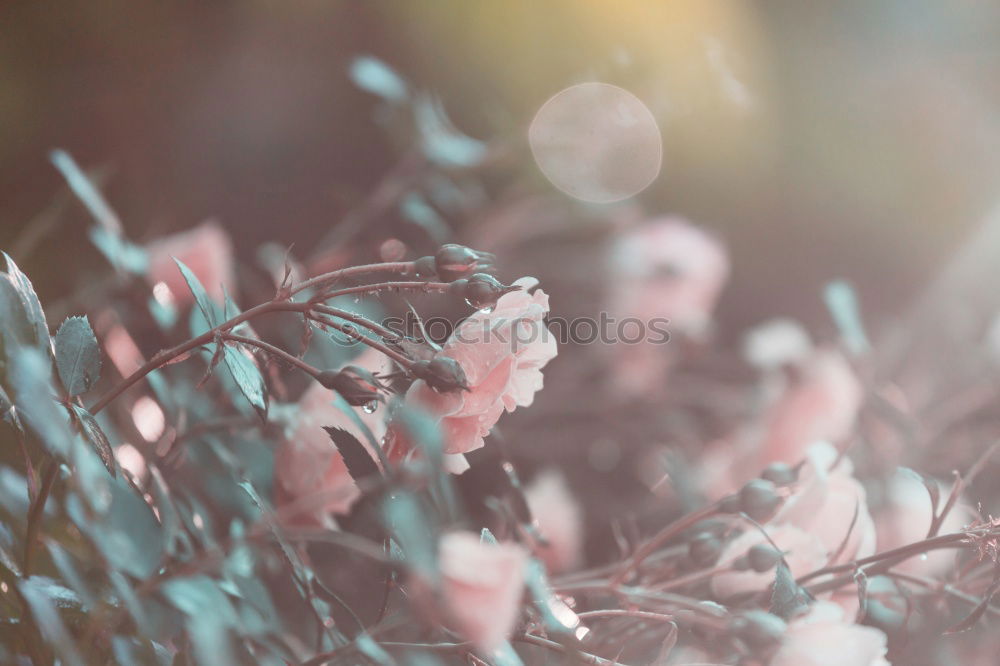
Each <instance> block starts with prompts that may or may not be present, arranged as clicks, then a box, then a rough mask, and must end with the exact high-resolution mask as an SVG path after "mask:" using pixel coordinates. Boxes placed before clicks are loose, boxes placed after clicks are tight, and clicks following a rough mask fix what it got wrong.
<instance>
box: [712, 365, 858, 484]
mask: <svg viewBox="0 0 1000 666" xmlns="http://www.w3.org/2000/svg"><path fill="white" fill-rule="evenodd" d="M795 371H796V372H795V375H796V376H795V377H794V378H793V379H792V380H791V382H790V383H789V385H788V386H787V388H785V390H784V391H782V392H781V394H780V395H779V397H778V398H777V399H776V400H775V401H774V402H773V403H772V404H771V405H770V406H769V407H768V408H767V409H766V410H765V411H764V413H763V414H762V415H761V417H760V419H759V420H758V421H757V422H756V423H753V424H752V425H750V426H748V427H745V428H742V429H741V430H739V431H738V432H737V433H735V434H734V435H733V436H732V437H730V438H729V439H727V440H723V441H721V442H718V443H716V444H715V445H713V446H711V447H710V448H709V450H708V451H707V453H706V456H705V458H704V463H703V465H702V471H701V476H702V483H703V485H704V487H705V489H706V492H707V493H708V494H710V495H711V496H713V497H720V496H722V495H725V494H727V493H730V492H733V491H734V490H736V489H737V488H739V487H740V486H741V485H742V484H743V483H744V482H745V481H747V479H748V478H750V476H751V475H753V474H756V473H759V472H760V471H761V470H762V469H764V468H765V467H767V466H768V465H769V464H771V463H773V462H784V463H788V464H790V465H796V464H798V463H799V462H800V461H801V460H802V459H803V458H804V457H805V455H806V451H807V449H809V447H810V446H812V445H813V444H815V443H816V442H836V441H839V440H842V439H844V438H845V437H847V436H848V435H850V433H851V431H852V430H853V428H854V425H855V422H856V420H857V416H858V411H859V410H860V408H861V402H862V397H863V392H862V388H861V385H860V383H859V382H858V380H857V377H855V375H854V371H853V370H852V369H851V367H850V365H849V364H848V363H847V360H846V359H845V358H844V357H843V356H842V355H841V354H840V353H839V352H836V351H833V350H830V349H817V350H815V351H814V352H813V353H812V354H811V355H809V356H808V357H807V358H805V359H804V360H803V361H801V362H800V363H799V364H798V365H796V366H795ZM734 461H735V464H734Z"/></svg>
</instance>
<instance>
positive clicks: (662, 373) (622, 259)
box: [607, 217, 729, 398]
mask: <svg viewBox="0 0 1000 666" xmlns="http://www.w3.org/2000/svg"><path fill="white" fill-rule="evenodd" d="M728 276H729V259H728V257H727V256H726V251H725V249H724V248H723V247H722V245H721V243H719V241H718V240H716V238H715V237H713V236H712V235H710V234H709V233H707V232H705V231H703V230H702V229H700V228H698V227H696V226H694V225H692V224H690V223H689V222H687V221H686V220H684V219H682V218H679V217H659V218H655V219H652V220H649V221H647V222H645V223H643V224H641V225H640V226H637V227H635V228H633V229H631V230H629V231H624V232H622V233H621V234H619V235H617V236H616V238H615V241H614V244H613V245H612V247H611V249H610V257H609V280H608V282H609V284H610V290H609V293H608V302H607V311H608V313H609V314H610V315H611V316H612V317H614V318H615V320H616V321H617V322H618V323H619V324H620V323H621V322H622V321H624V320H625V319H627V318H637V319H639V320H640V321H642V322H643V323H644V324H645V325H646V327H647V330H646V331H645V332H646V334H647V339H645V340H642V341H639V342H635V343H623V342H619V343H618V344H616V345H614V346H613V347H612V350H613V353H614V359H613V365H612V367H613V373H614V374H613V377H612V379H613V384H614V387H615V389H616V391H618V393H619V394H620V395H622V396H623V397H626V398H628V397H635V396H643V395H649V394H651V393H653V394H655V393H658V392H661V391H662V390H663V386H664V384H665V382H666V377H667V374H668V372H669V369H670V366H671V364H672V358H671V356H672V349H671V348H670V347H669V346H668V345H664V344H662V343H656V342H652V341H650V340H648V336H649V335H655V334H656V333H657V332H656V331H653V330H649V329H648V327H649V323H650V322H651V321H652V320H654V319H668V320H669V323H668V324H667V325H666V330H668V331H669V332H670V334H671V335H682V336H688V337H694V338H699V337H702V336H703V335H704V334H705V333H706V331H707V330H708V326H709V323H710V321H711V316H712V310H713V309H714V308H715V302H716V300H717V299H718V296H719V292H720V291H721V290H722V287H723V286H724V285H725V283H726V279H727V278H728ZM620 328H621V326H619V329H620ZM625 333H626V334H628V331H626V332H625Z"/></svg>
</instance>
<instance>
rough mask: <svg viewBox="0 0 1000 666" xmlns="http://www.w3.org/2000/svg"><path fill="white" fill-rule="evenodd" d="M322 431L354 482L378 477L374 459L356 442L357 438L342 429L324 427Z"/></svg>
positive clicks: (363, 446) (362, 445)
mask: <svg viewBox="0 0 1000 666" xmlns="http://www.w3.org/2000/svg"><path fill="white" fill-rule="evenodd" d="M323 430H325V431H326V434H328V435H329V436H330V439H331V440H332V441H333V445H334V446H335V447H337V451H339V452H340V455H341V457H342V458H343V459H344V464H345V465H347V473H348V474H350V475H351V478H352V479H354V481H355V482H360V481H361V480H362V479H366V478H368V477H377V476H379V469H378V465H377V464H376V463H375V459H374V458H372V454H371V453H369V452H368V449H366V448H365V445H364V444H362V443H361V442H360V441H358V438H357V437H355V436H354V435H352V434H351V433H349V432H347V431H346V430H344V429H343V428H335V427H327V426H324V427H323Z"/></svg>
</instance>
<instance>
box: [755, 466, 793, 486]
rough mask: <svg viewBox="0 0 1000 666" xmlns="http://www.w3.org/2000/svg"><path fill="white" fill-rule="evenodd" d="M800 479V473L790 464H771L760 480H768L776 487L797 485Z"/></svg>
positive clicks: (762, 473) (765, 469)
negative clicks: (797, 480)
mask: <svg viewBox="0 0 1000 666" xmlns="http://www.w3.org/2000/svg"><path fill="white" fill-rule="evenodd" d="M798 477H799V473H798V471H797V470H796V469H795V468H794V467H792V466H791V465H789V464H788V463H783V462H773V463H771V464H770V465H768V466H767V467H765V468H764V471H763V472H761V474H760V478H762V479H766V480H767V481H770V482H771V483H773V484H774V485H776V486H787V485H789V484H792V483H795V480H796V479H798Z"/></svg>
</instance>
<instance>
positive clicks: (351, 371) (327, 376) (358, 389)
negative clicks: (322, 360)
mask: <svg viewBox="0 0 1000 666" xmlns="http://www.w3.org/2000/svg"><path fill="white" fill-rule="evenodd" d="M316 381H318V382H319V383H320V384H322V385H323V386H325V387H326V388H328V389H331V390H333V391H336V392H337V393H339V394H340V395H341V396H343V398H344V400H346V401H347V404H349V405H352V406H354V407H361V406H365V405H369V404H371V403H372V402H373V401H376V400H383V397H382V394H381V393H380V391H382V390H384V389H385V385H384V384H382V382H380V381H379V380H378V378H377V377H376V376H375V375H374V374H373V373H372V372H370V371H368V370H365V369H364V368H359V367H357V366H354V365H349V366H347V367H345V368H343V369H341V370H324V371H323V372H321V373H319V374H318V375H317V376H316Z"/></svg>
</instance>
